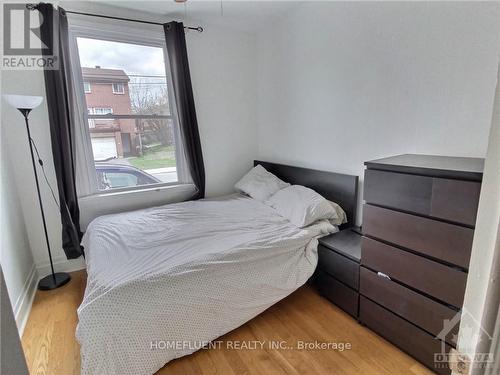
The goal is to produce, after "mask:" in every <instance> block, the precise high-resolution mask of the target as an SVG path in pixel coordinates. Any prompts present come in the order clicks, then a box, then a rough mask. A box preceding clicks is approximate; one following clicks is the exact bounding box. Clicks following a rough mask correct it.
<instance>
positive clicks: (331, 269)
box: [318, 245, 359, 290]
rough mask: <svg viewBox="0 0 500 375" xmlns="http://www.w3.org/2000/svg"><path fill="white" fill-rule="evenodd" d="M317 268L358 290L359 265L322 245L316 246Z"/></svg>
mask: <svg viewBox="0 0 500 375" xmlns="http://www.w3.org/2000/svg"><path fill="white" fill-rule="evenodd" d="M318 255H319V261H318V264H319V268H320V269H321V270H323V271H325V272H327V273H329V274H330V275H331V276H334V277H335V278H336V279H337V280H340V281H342V282H343V283H344V284H347V285H348V286H350V287H351V288H353V289H355V290H358V289H359V263H356V262H354V261H352V260H350V259H348V258H346V257H345V256H342V255H340V254H338V253H336V252H335V251H333V250H330V249H328V248H326V247H324V246H322V245H319V246H318Z"/></svg>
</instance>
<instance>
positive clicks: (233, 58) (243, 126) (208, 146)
mask: <svg viewBox="0 0 500 375" xmlns="http://www.w3.org/2000/svg"><path fill="white" fill-rule="evenodd" d="M63 6H64V7H65V9H68V10H69V9H75V10H86V11H90V12H93V13H98V14H108V15H114V16H120V17H130V18H141V19H150V20H154V21H156V20H158V21H162V22H165V20H166V18H165V17H163V16H158V15H153V14H147V13H143V14H139V13H138V12H134V11H127V10H124V9H119V8H113V7H106V6H101V5H99V4H95V3H73V2H66V3H64V4H63ZM97 22H103V21H102V20H97ZM203 26H204V27H205V31H204V32H203V33H202V34H197V33H189V34H188V35H187V38H186V39H187V45H188V54H189V59H190V68H191V76H192V81H193V90H194V95H195V102H196V110H197V116H198V124H199V130H200V133H201V138H202V147H203V156H204V161H205V169H206V180H207V186H206V193H207V196H215V195H221V194H226V193H229V192H232V191H233V189H232V187H233V185H234V183H235V182H236V181H237V180H238V179H239V178H240V177H241V176H242V175H243V174H244V173H245V172H246V171H247V170H248V169H249V168H250V167H251V165H252V160H253V159H254V157H255V155H256V153H257V143H256V142H257V132H256V125H255V122H256V97H257V94H256V90H257V86H256V70H255V67H256V64H255V54H256V41H255V37H254V36H253V35H251V34H248V33H245V32H241V31H234V30H225V29H220V28H218V27H212V26H209V25H203ZM2 93H17V94H27V95H42V96H44V97H45V86H44V79H43V73H42V72H41V71H22V72H21V71H4V72H3V76H2ZM1 115H2V122H3V123H5V127H6V132H7V133H8V134H9V139H8V142H7V143H8V149H9V153H10V154H11V156H12V159H13V160H14V161H15V162H14V164H15V169H14V171H13V174H14V178H15V180H16V185H17V189H18V192H19V195H20V196H22V197H23V199H22V202H21V205H22V209H23V212H24V217H25V220H26V226H27V227H28V228H29V231H28V236H29V242H30V245H31V248H32V250H33V256H34V261H35V263H36V265H37V268H38V269H39V274H40V276H44V275H45V274H47V273H48V272H49V263H48V256H47V250H46V247H45V240H44V237H43V228H42V225H41V218H40V214H39V209H38V202H37V197H36V190H35V185H34V181H33V177H32V172H31V168H32V167H31V159H30V156H29V149H28V144H27V140H26V134H25V129H24V128H23V123H22V117H20V116H19V113H18V112H17V111H16V110H14V109H12V108H8V107H3V108H2V113H1ZM30 124H31V129H32V136H33V138H34V139H35V141H36V143H37V145H38V148H39V150H40V153H41V155H42V158H43V159H44V160H45V162H46V164H45V165H46V170H47V173H48V177H49V181H50V182H51V184H52V186H54V187H56V181H55V174H54V170H53V165H52V163H51V160H52V154H51V146H50V134H49V124H48V115H47V108H46V101H45V99H44V103H43V104H42V106H41V107H39V108H37V109H36V110H34V111H33V112H32V114H31V117H30ZM41 189H42V196H43V201H44V206H45V212H46V216H47V222H48V227H49V228H48V229H49V237H50V242H51V245H52V248H53V258H54V263H55V264H56V271H57V270H66V271H71V270H75V269H79V268H82V267H83V265H84V263H83V261H82V260H81V259H77V260H72V261H67V260H66V257H65V256H64V253H63V251H62V243H61V224H60V216H59V213H58V208H57V207H56V205H55V204H54V202H53V200H52V197H51V195H50V191H49V190H48V188H47V187H46V184H45V182H44V181H43V180H41ZM56 194H57V190H56ZM157 197H158V194H156V195H155V192H151V195H149V196H143V197H141V201H140V202H139V201H137V199H136V198H134V199H133V200H132V199H131V198H130V195H128V196H123V197H122V198H117V197H114V198H113V202H112V203H110V202H111V201H109V202H107V203H106V204H103V203H102V199H101V198H100V199H92V200H85V201H83V202H81V204H80V206H81V207H80V208H81V217H82V224H83V225H86V224H87V223H88V221H89V220H90V219H91V218H92V217H94V216H95V215H97V214H102V213H105V212H102V209H103V207H104V208H106V209H107V208H109V207H110V206H112V205H115V207H116V205H118V204H120V202H119V201H120V200H121V203H123V202H124V201H125V202H126V203H127V204H131V206H130V207H132V208H136V207H139V206H141V205H142V206H144V205H151V204H161V203H167V202H169V200H168V199H162V200H158V199H157Z"/></svg>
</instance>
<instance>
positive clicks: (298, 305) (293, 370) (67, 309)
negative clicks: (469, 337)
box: [22, 271, 432, 375]
mask: <svg viewBox="0 0 500 375" xmlns="http://www.w3.org/2000/svg"><path fill="white" fill-rule="evenodd" d="M85 279H86V274H85V271H79V272H74V273H72V280H71V281H70V283H69V284H67V285H65V286H64V287H62V288H60V289H57V290H54V291H48V292H41V291H38V292H37V294H36V296H35V301H34V303H33V308H32V311H31V314H30V317H29V319H28V323H27V325H26V329H25V331H24V335H23V339H22V343H23V348H24V351H25V355H26V361H27V362H28V367H29V369H30V374H31V375H34V374H37V375H38V374H40V375H41V374H50V375H60V374H61V375H71V374H79V373H80V353H79V345H78V343H77V342H76V340H75V336H74V334H75V329H76V324H77V315H76V309H77V307H78V306H79V304H80V302H81V300H82V297H83V292H84V290H85ZM220 340H222V342H223V343H222V345H221V348H220V349H207V350H200V351H198V352H196V353H194V354H192V355H189V356H186V357H183V358H179V359H177V360H174V361H172V362H170V363H169V364H168V365H166V366H165V367H164V368H163V369H161V370H160V371H159V372H158V373H157V375H167V374H183V375H184V374H336V375H337V374H397V375H400V374H414V375H427V374H432V372H431V371H430V370H428V369H427V368H425V367H424V366H422V365H420V364H419V363H418V362H417V361H415V360H414V359H412V358H411V357H409V356H407V355H406V354H404V353H403V352H401V351H400V350H398V349H397V348H396V347H394V346H392V345H391V344H389V343H388V342H386V341H385V340H383V339H382V338H380V337H379V336H377V335H375V334H374V333H372V332H371V331H370V330H369V329H367V328H365V327H363V326H361V325H359V324H358V323H357V322H356V321H354V320H353V319H352V318H351V317H350V316H348V315H347V314H345V313H344V312H342V310H340V309H338V308H336V307H335V306H334V305H332V304H331V303H329V302H328V301H327V300H325V299H323V298H322V297H320V296H319V295H318V294H317V293H316V292H315V291H314V289H312V288H310V287H308V286H305V287H302V288H300V289H299V290H298V291H297V292H295V293H293V294H292V295H291V296H289V297H288V298H286V299H284V300H283V301H281V302H280V303H278V304H276V305H275V306H273V307H271V308H270V309H268V310H267V311H265V312H264V313H262V314H261V315H259V316H257V317H256V318H254V319H253V320H251V321H250V322H248V323H246V324H245V325H243V326H242V327H239V328H237V329H235V330H234V331H232V332H230V333H228V334H226V335H225V336H223V337H222V338H221V339H220ZM230 340H235V341H238V342H247V343H248V342H251V341H261V342H264V347H263V348H262V349H260V348H259V349H256V350H251V349H246V350H245V349H240V350H237V349H234V348H233V349H231V348H227V347H226V345H224V344H228V342H229V341H230ZM299 340H301V341H304V342H314V341H318V342H324V343H329V342H337V343H340V342H344V343H350V344H351V346H352V349H350V350H344V351H337V350H320V349H317V350H306V349H302V350H299V349H297V345H298V341H299ZM271 342H286V345H287V346H292V347H295V349H293V350H290V349H279V350H277V349H270V348H269V347H268V345H269V344H270V343H271Z"/></svg>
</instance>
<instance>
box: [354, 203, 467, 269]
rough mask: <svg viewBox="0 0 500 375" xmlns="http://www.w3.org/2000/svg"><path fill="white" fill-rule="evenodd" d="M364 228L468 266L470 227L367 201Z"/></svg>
mask: <svg viewBox="0 0 500 375" xmlns="http://www.w3.org/2000/svg"><path fill="white" fill-rule="evenodd" d="M363 232H364V233H365V234H366V235H368V236H373V237H376V238H379V239H381V240H384V241H387V242H391V243H393V244H396V245H400V246H403V247H406V248H408V249H411V250H414V251H416V252H419V253H422V254H425V255H428V256H430V257H433V258H436V259H439V260H442V261H445V262H447V263H451V264H454V265H457V266H460V267H462V268H465V269H467V268H468V267H469V260H470V253H471V248H472V238H473V236H474V230H472V229H470V228H465V227H461V226H458V225H453V224H448V223H443V222H440V221H437V220H432V219H428V218H423V217H419V216H415V215H411V214H406V213H402V212H398V211H393V210H390V209H386V208H381V207H376V206H372V205H369V204H365V205H364V209H363Z"/></svg>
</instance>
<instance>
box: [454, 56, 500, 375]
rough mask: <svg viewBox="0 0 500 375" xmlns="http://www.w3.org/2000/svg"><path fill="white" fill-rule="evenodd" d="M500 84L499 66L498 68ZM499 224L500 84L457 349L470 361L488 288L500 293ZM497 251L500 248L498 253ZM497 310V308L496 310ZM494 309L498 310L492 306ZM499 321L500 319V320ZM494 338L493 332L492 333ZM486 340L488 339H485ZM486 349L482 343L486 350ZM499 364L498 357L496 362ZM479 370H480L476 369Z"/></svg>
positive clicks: (475, 344)
mask: <svg viewBox="0 0 500 375" xmlns="http://www.w3.org/2000/svg"><path fill="white" fill-rule="evenodd" d="M498 78H499V81H500V65H499V66H498ZM499 223H500V85H498V84H497V88H496V96H495V107H494V113H493V121H492V125H491V131H490V137H489V145H488V152H487V157H486V161H485V166H484V176H483V184H482V186H481V196H480V199H479V208H478V212H477V221H476V230H475V232H474V242H473V244H472V255H471V261H470V265H469V275H468V278H467V289H466V291H465V300H464V308H463V310H464V311H466V312H467V314H462V316H463V318H462V320H461V322H460V332H461V333H462V332H466V333H467V335H463V334H462V335H460V337H459V341H458V348H459V350H460V351H461V352H463V353H466V354H468V355H469V356H470V358H474V356H473V354H474V353H475V351H476V346H477V345H478V341H477V340H478V338H480V337H481V334H482V332H481V329H489V327H484V328H483V327H481V324H480V322H483V320H484V319H483V317H484V314H485V303H487V301H486V296H487V289H488V286H490V285H491V287H492V288H495V285H496V288H497V290H498V275H496V274H493V273H492V271H491V270H492V263H493V258H494V256H495V246H497V247H498V242H499V241H500V238H499V237H498V235H499ZM496 251H498V249H497V250H496ZM497 256H498V255H497ZM496 308H497V309H498V306H497V307H496ZM490 309H495V307H490ZM497 319H500V317H499V318H497ZM489 334H490V336H492V332H491V331H490V332H489ZM483 340H487V338H486V337H483ZM484 346H486V345H484V344H483V347H484ZM496 360H497V361H498V358H497V359H496ZM475 370H479V369H475Z"/></svg>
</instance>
